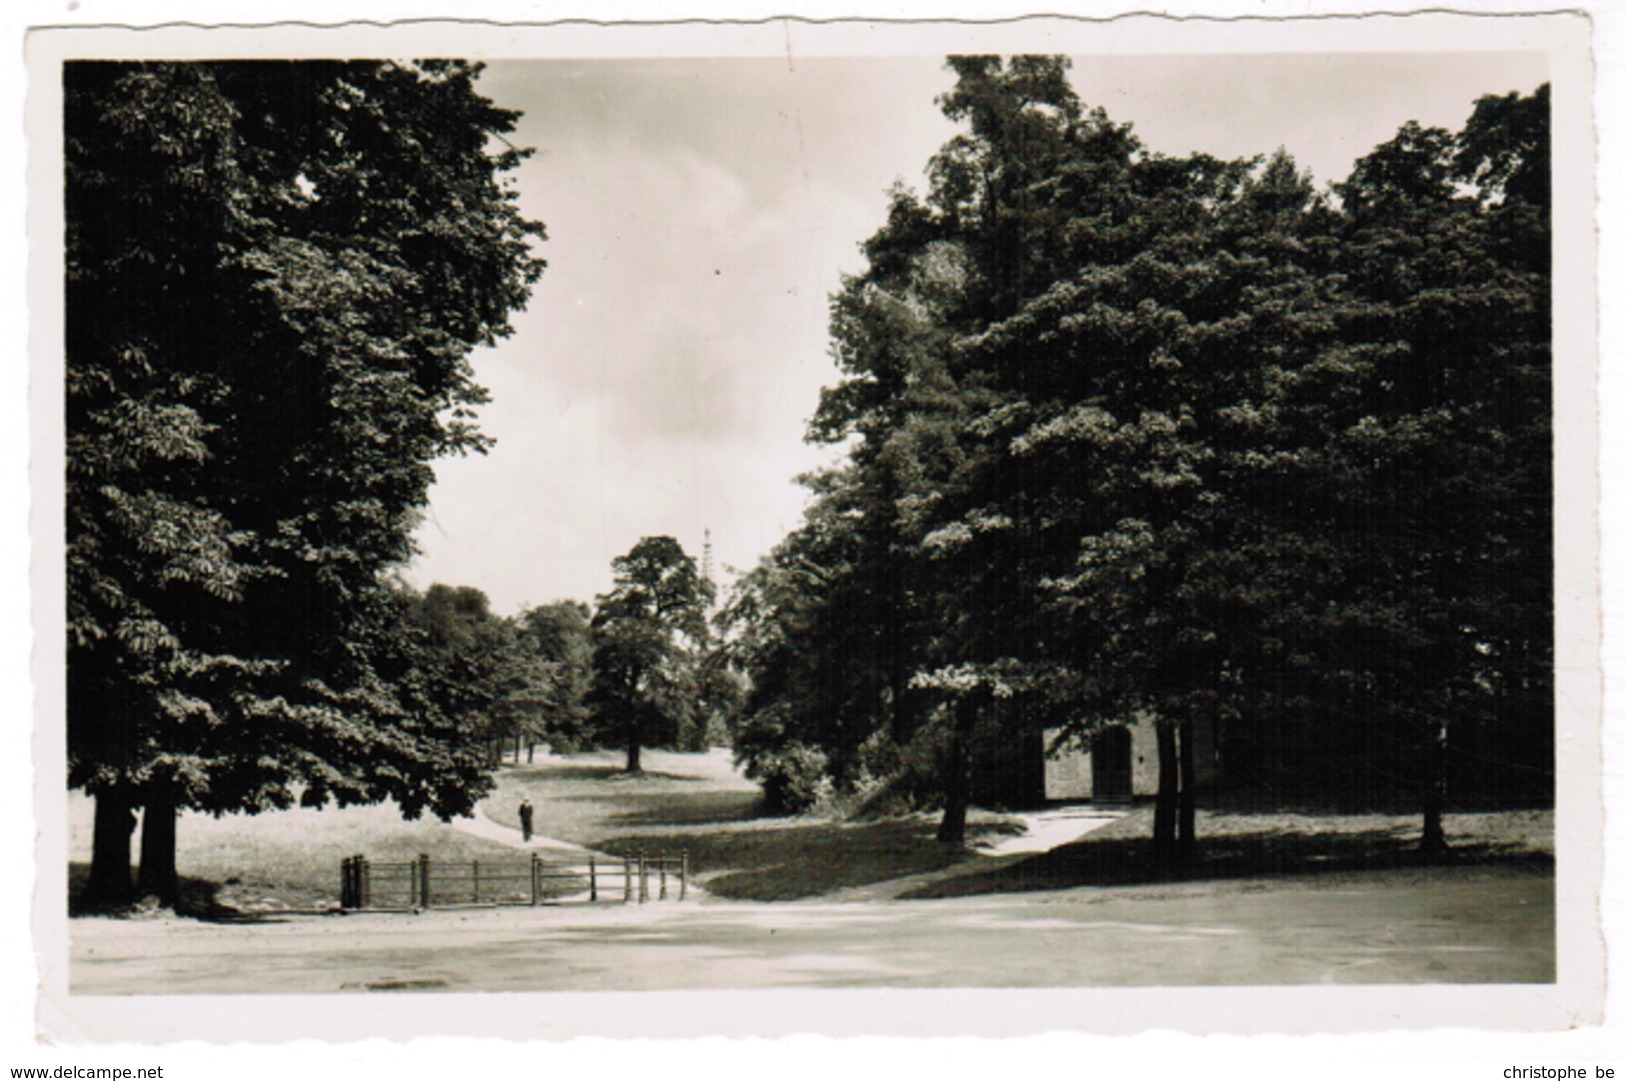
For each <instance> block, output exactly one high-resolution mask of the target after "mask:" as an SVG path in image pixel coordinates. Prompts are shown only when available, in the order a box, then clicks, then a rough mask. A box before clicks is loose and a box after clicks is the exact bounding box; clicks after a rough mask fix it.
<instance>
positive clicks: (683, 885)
mask: <svg viewBox="0 0 1625 1081" xmlns="http://www.w3.org/2000/svg"><path fill="white" fill-rule="evenodd" d="M687 898H688V849H686V848H685V849H683V872H682V877H681V878H679V879H678V880H677V899H678V900H679V901H682V900H686V899H687Z"/></svg>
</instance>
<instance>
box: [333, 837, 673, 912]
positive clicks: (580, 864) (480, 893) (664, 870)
mask: <svg viewBox="0 0 1625 1081" xmlns="http://www.w3.org/2000/svg"><path fill="white" fill-rule="evenodd" d="M671 890H675V892H676V894H677V900H679V901H682V900H685V899H686V898H687V897H688V853H687V852H684V853H683V854H682V855H680V856H647V855H642V854H639V855H636V856H629V857H626V858H624V859H615V858H610V857H599V856H597V855H589V856H586V857H584V858H582V859H564V860H555V859H546V860H544V859H542V857H541V856H540V855H538V854H535V853H533V854H532V855H531V857H530V860H529V862H528V863H522V862H519V861H516V860H470V861H468V862H466V863H463V862H453V861H445V860H441V861H435V860H431V859H430V858H429V856H428V855H427V854H423V855H420V856H418V858H417V859H415V860H407V861H404V862H393V863H390V862H374V861H372V860H369V859H368V858H367V857H366V856H350V857H349V858H347V859H345V860H343V861H342V862H341V864H340V867H339V905H340V907H342V908H344V909H349V910H359V909H372V910H388V911H404V910H414V909H424V908H450V907H469V906H475V905H478V906H481V907H488V906H494V905H540V904H561V903H586V904H592V903H595V902H599V901H608V902H619V903H621V904H631V903H632V901H633V900H636V901H638V902H639V903H642V902H645V901H648V900H649V899H650V895H651V892H655V893H657V895H658V898H659V900H662V901H664V900H666V899H667V898H668V895H669V892H670V891H671Z"/></svg>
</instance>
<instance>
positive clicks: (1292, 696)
mask: <svg viewBox="0 0 1625 1081" xmlns="http://www.w3.org/2000/svg"><path fill="white" fill-rule="evenodd" d="M949 66H950V67H951V68H952V69H953V71H954V72H955V74H956V75H957V77H958V82H957V84H956V86H955V88H954V89H953V90H951V91H950V92H949V93H947V94H945V95H943V97H942V98H941V99H940V100H939V105H940V106H941V107H942V109H943V111H944V113H945V114H946V115H947V116H948V117H949V118H950V119H954V120H958V121H961V122H962V123H963V124H964V125H965V128H966V130H965V131H964V132H963V133H962V134H960V135H958V136H956V137H955V138H954V139H952V140H950V141H949V142H948V143H947V144H946V145H945V146H944V147H943V148H942V150H941V151H940V152H939V154H938V155H937V156H936V157H935V158H933V159H932V161H931V163H930V178H931V187H930V190H929V192H928V193H927V194H926V195H925V196H924V197H923V198H922V197H920V196H917V195H915V194H914V193H912V192H909V191H906V190H901V189H899V190H897V191H895V192H894V193H893V198H892V204H891V210H890V214H889V216H888V219H887V221H886V223H885V224H884V225H883V226H882V227H881V228H880V229H879V231H877V232H876V233H875V235H874V236H872V237H870V238H869V240H868V241H866V242H865V243H864V246H863V250H864V254H865V255H866V257H867V259H868V264H869V265H868V269H867V270H866V271H864V272H863V273H862V274H859V275H855V276H851V277H849V278H848V279H847V280H846V281H845V284H844V287H843V289H842V290H841V292H840V293H838V294H837V295H836V296H835V297H834V298H833V300H832V304H831V312H832V315H831V335H832V339H833V342H834V351H835V357H836V360H837V361H838V363H839V364H840V366H841V370H842V373H843V379H842V381H841V382H840V383H839V384H837V385H836V386H834V387H832V388H830V389H829V390H828V391H826V393H825V395H824V398H823V400H822V403H821V405H820V407H819V410H818V413H817V414H816V415H815V417H814V418H813V420H812V423H811V425H810V427H809V438H811V439H816V440H821V441H828V442H832V443H845V444H847V445H849V447H850V450H849V453H848V454H847V456H846V458H845V460H844V462H843V463H842V464H841V465H839V466H838V467H836V468H834V469H833V470H830V471H828V472H826V473H824V474H821V475H819V476H817V477H814V478H812V479H811V496H812V505H811V509H810V510H809V512H808V516H807V521H806V524H805V525H804V526H802V527H801V528H800V529H798V530H797V531H795V532H794V533H793V534H792V535H791V536H790V537H789V538H787V539H786V540H785V541H784V542H783V543H782V544H781V545H780V546H779V547H778V549H776V550H775V552H774V553H773V554H772V556H771V557H770V558H769V559H768V560H767V561H765V562H764V563H763V565H762V566H761V567H759V568H758V569H757V570H756V571H754V572H753V573H752V574H751V575H749V576H747V577H746V579H745V580H744V581H743V583H742V585H741V588H740V590H739V591H738V592H737V593H736V596H735V599H734V600H733V602H732V603H731V605H730V607H729V609H728V611H729V613H731V614H732V616H733V617H734V619H735V621H736V623H737V624H740V625H741V627H740V629H738V630H736V641H737V643H738V645H739V649H740V654H741V656H742V658H743V659H744V663H745V664H746V665H747V667H748V668H749V670H750V671H751V673H752V676H753V680H754V688H753V691H752V695H751V698H750V699H749V701H748V703H747V712H746V716H745V718H744V719H743V721H742V728H741V730H742V732H743V733H744V734H745V735H746V736H747V737H748V738H747V739H746V741H745V742H744V744H743V745H742V747H741V753H742V755H743V756H744V757H745V758H746V759H747V761H748V762H755V761H759V760H764V759H765V758H767V757H769V756H771V755H773V754H777V753H782V752H783V751H784V750H785V749H786V748H794V747H798V746H805V747H808V748H813V749H816V750H817V751H819V752H820V753H821V754H823V755H824V756H825V762H826V763H827V767H826V768H827V769H828V771H829V773H830V777H831V780H832V782H833V783H835V784H837V785H846V786H851V785H856V784H862V783H868V782H870V781H874V780H875V779H876V778H875V777H873V776H868V777H865V776H864V775H865V774H866V773H870V774H872V773H873V772H875V771H879V772H880V773H881V774H889V776H890V777H891V779H892V780H894V781H895V780H896V779H897V778H898V777H899V775H900V772H901V773H906V774H908V775H909V776H910V777H911V778H912V780H911V781H910V782H909V783H910V784H911V785H913V786H914V787H915V788H916V789H917V790H922V791H924V792H925V793H927V794H928V796H927V798H930V799H932V800H933V801H934V802H937V803H938V804H939V805H941V806H943V807H944V809H945V817H944V822H943V827H942V830H941V836H942V838H943V839H945V840H957V839H959V838H960V837H961V836H962V834H963V821H964V813H965V808H966V805H967V804H968V802H969V801H970V800H971V799H972V798H973V797H975V798H981V799H984V800H986V801H994V802H1006V803H1020V802H1029V801H1032V800H1033V799H1034V798H1036V797H1041V795H1042V792H1041V784H1042V778H1041V775H1037V776H1035V774H1034V768H1035V766H1037V765H1040V764H1041V754H1042V749H1043V745H1042V742H1041V741H1042V740H1043V739H1044V736H1043V733H1044V732H1046V731H1047V732H1049V733H1051V737H1052V738H1058V739H1059V740H1060V741H1061V742H1062V743H1072V744H1081V745H1085V746H1086V745H1087V744H1088V743H1089V742H1090V741H1091V740H1092V738H1093V737H1094V735H1095V734H1097V733H1098V732H1100V731H1102V730H1103V729H1104V728H1106V727H1108V726H1111V725H1115V724H1120V723H1123V722H1124V721H1126V720H1127V719H1129V718H1131V717H1135V716H1146V717H1151V718H1153V719H1154V720H1155V722H1156V727H1157V732H1158V746H1159V757H1160V759H1161V778H1162V783H1161V791H1160V792H1159V807H1158V815H1157V838H1158V842H1159V844H1158V852H1159V855H1160V856H1161V858H1162V859H1163V860H1165V861H1167V862H1168V864H1169V865H1170V866H1172V865H1173V863H1174V861H1175V859H1176V857H1178V858H1182V859H1185V860H1189V859H1190V858H1192V856H1193V852H1194V849H1193V845H1194V840H1195V838H1194V826H1195V818H1194V807H1195V797H1194V793H1195V789H1196V785H1197V778H1196V776H1195V773H1194V769H1193V761H1192V757H1191V756H1192V745H1193V743H1194V742H1195V740H1196V739H1197V736H1196V731H1197V728H1198V727H1199V726H1200V727H1202V728H1203V729H1204V730H1206V731H1212V732H1217V733H1218V738H1219V739H1220V740H1221V742H1222V744H1223V749H1224V750H1225V751H1226V752H1227V753H1226V756H1225V757H1226V762H1227V763H1228V764H1229V768H1230V769H1231V770H1232V772H1233V776H1232V778H1231V780H1232V781H1233V782H1234V783H1238V784H1255V785H1261V786H1265V787H1267V788H1269V789H1270V790H1271V791H1274V792H1276V793H1277V794H1278V795H1279V794H1286V793H1293V792H1298V793H1301V792H1305V791H1308V790H1311V789H1314V788H1316V787H1318V788H1319V789H1321V790H1322V791H1325V792H1327V793H1339V794H1349V795H1352V794H1355V793H1358V794H1359V795H1360V797H1361V798H1367V799H1371V798H1381V797H1383V796H1384V795H1386V794H1391V793H1394V792H1406V793H1410V794H1411V795H1412V796H1413V797H1414V798H1417V799H1418V801H1419V802H1418V806H1419V807H1420V808H1421V809H1422V810H1423V811H1424V812H1425V814H1424V817H1425V820H1426V828H1425V830H1424V834H1425V842H1426V843H1427V844H1428V845H1429V846H1430V847H1433V848H1437V847H1438V846H1439V845H1441V844H1442V835H1441V834H1440V833H1439V820H1440V811H1441V807H1442V802H1441V799H1442V793H1443V792H1445V791H1446V789H1447V787H1448V784H1447V782H1448V781H1449V780H1450V779H1451V778H1452V777H1454V779H1455V780H1456V782H1457V784H1458V792H1467V793H1470V792H1472V791H1475V790H1476V791H1478V792H1486V791H1490V790H1492V789H1497V786H1499V789H1498V790H1500V791H1502V792H1508V791H1511V790H1512V789H1515V788H1521V790H1522V791H1524V792H1531V791H1538V790H1539V789H1540V788H1541V786H1542V781H1541V780H1540V779H1541V778H1542V777H1545V778H1547V780H1546V782H1544V783H1546V784H1549V777H1550V770H1551V755H1550V749H1551V743H1550V738H1551V737H1550V725H1551V712H1550V711H1551V698H1550V693H1551V692H1550V674H1549V673H1550V664H1551V639H1550V634H1551V607H1550V589H1549V587H1550V533H1549V530H1550V494H1551V477H1550V464H1549V451H1550V418H1549V406H1550V335H1551V329H1550V308H1549V305H1550V301H1549V296H1548V294H1549V273H1550V271H1549V239H1550V232H1549V225H1548V219H1549V213H1550V210H1549V205H1547V204H1548V202H1549V185H1548V184H1547V182H1546V179H1545V178H1546V176H1547V173H1548V170H1549V162H1548V161H1547V160H1546V156H1547V154H1548V151H1547V150H1546V141H1545V140H1546V135H1545V128H1546V90H1545V89H1544V88H1542V89H1541V90H1539V91H1537V92H1536V93H1534V94H1532V95H1529V96H1520V95H1519V94H1517V93H1512V94H1509V95H1506V96H1502V97H1496V96H1489V97H1485V98H1483V99H1481V100H1480V101H1479V103H1478V105H1477V107H1476V108H1475V110H1474V112H1473V115H1472V118H1471V119H1470V120H1469V122H1468V124H1467V125H1466V127H1465V128H1464V129H1463V131H1462V132H1460V133H1455V134H1453V133H1450V132H1446V131H1442V130H1438V129H1427V128H1422V127H1420V126H1418V125H1415V124H1410V125H1406V126H1405V127H1404V128H1402V129H1401V130H1400V132H1399V133H1398V134H1397V135H1396V136H1395V138H1394V139H1393V140H1390V141H1389V142H1387V143H1385V144H1383V145H1382V146H1380V147H1378V148H1376V149H1375V150H1373V151H1372V152H1371V153H1370V154H1369V155H1367V156H1366V157H1364V158H1362V159H1361V160H1360V161H1359V163H1358V164H1357V165H1356V167H1355V170H1354V172H1353V174H1352V175H1351V176H1350V177H1349V178H1348V179H1347V180H1346V181H1345V182H1343V183H1340V184H1336V185H1333V186H1332V187H1331V188H1330V189H1329V190H1325V191H1322V190H1317V189H1316V188H1315V186H1314V185H1313V183H1312V182H1311V180H1310V179H1309V178H1308V177H1306V176H1304V175H1303V174H1302V173H1301V172H1300V170H1299V169H1298V168H1297V166H1296V165H1295V163H1294V162H1293V160H1292V159H1291V157H1290V155H1289V154H1287V153H1286V152H1285V151H1278V152H1277V153H1275V154H1274V155H1270V156H1261V157H1258V158H1249V159H1242V160H1234V161H1226V160H1219V159H1215V158H1212V157H1210V156H1207V155H1203V154H1193V155H1189V156H1186V157H1169V156H1166V155H1162V154H1158V153H1155V152H1152V151H1150V150H1148V149H1146V148H1145V147H1143V146H1142V145H1141V144H1140V142H1139V140H1138V139H1137V138H1136V137H1135V136H1134V134H1133V133H1132V131H1131V130H1130V129H1129V128H1128V127H1127V126H1126V125H1121V124H1117V123H1114V122H1113V121H1112V120H1111V119H1110V118H1109V117H1107V116H1106V114H1105V113H1104V112H1103V111H1101V110H1099V109H1095V110H1088V109H1086V108H1085V107H1084V106H1083V104H1082V103H1080V102H1079V101H1078V100H1077V99H1076V97H1075V95H1074V93H1073V91H1072V90H1071V88H1070V85H1069V84H1068V82H1067V78H1066V72H1067V61H1066V60H1064V59H1063V58H1057V57H1015V58H1010V59H1001V58H996V57H956V58H952V59H950V61H949ZM1491 733H1494V735H1491ZM1497 740H1498V741H1501V746H1502V748H1503V752H1504V753H1501V754H1496V753H1494V752H1493V751H1492V746H1493V743H1494V741H1497ZM922 776H923V777H925V778H926V780H927V783H925V784H924V786H923V788H922V786H921V785H920V783H919V781H920V778H921V777H922ZM1035 787H1036V789H1037V791H1036V796H1035Z"/></svg>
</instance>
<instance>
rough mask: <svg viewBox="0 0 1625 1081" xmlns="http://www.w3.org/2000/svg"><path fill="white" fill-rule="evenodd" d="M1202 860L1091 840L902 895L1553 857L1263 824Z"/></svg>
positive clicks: (1201, 847) (1396, 834)
mask: <svg viewBox="0 0 1625 1081" xmlns="http://www.w3.org/2000/svg"><path fill="white" fill-rule="evenodd" d="M1197 844H1198V857H1197V863H1196V866H1195V867H1194V868H1192V869H1191V870H1190V871H1189V872H1187V873H1174V874H1170V873H1168V872H1166V871H1164V870H1161V869H1159V868H1158V867H1157V865H1156V862H1155V861H1154V860H1153V858H1152V848H1151V839H1150V838H1149V837H1101V838H1084V839H1081V840H1079V841H1076V842H1074V843H1072V844H1069V845H1062V846H1061V847H1059V848H1055V849H1052V850H1050V851H1049V852H1046V853H1043V854H1041V855H1037V856H1033V857H1031V858H1028V859H1025V860H1022V861H1020V862H1017V863H1012V864H1003V865H1001V866H998V867H993V868H989V869H988V870H986V871H984V872H981V873H979V874H969V875H963V876H960V877H956V878H952V879H945V880H943V881H940V882H932V883H928V884H926V885H924V886H920V887H917V888H915V889H912V890H909V891H908V892H906V893H904V894H902V895H901V898H902V899H904V900H922V899H929V898H943V897H968V896H975V895H981V894H993V893H1022V892H1027V891H1033V890H1062V889H1072V888H1075V887H1078V886H1141V885H1151V884H1156V883H1167V882H1173V881H1181V882H1199V881H1218V880H1224V879H1238V878H1260V879H1269V878H1276V877H1284V876H1288V875H1314V874H1324V873H1329V872H1339V871H1341V872H1347V871H1384V870H1395V869H1399V868H1410V867H1430V866H1439V865H1441V863H1445V864H1449V865H1463V864H1488V863H1497V864H1502V865H1507V864H1516V865H1522V866H1525V867H1527V868H1529V869H1531V870H1543V869H1549V868H1550V867H1552V865H1553V860H1552V857H1551V856H1550V855H1548V854H1546V853H1541V852H1530V851H1528V850H1527V849H1524V848H1522V847H1520V846H1519V845H1517V844H1512V843H1506V844H1502V843H1494V842H1458V843H1456V844H1454V845H1453V847H1452V848H1451V849H1450V851H1449V852H1448V853H1447V855H1446V857H1445V858H1444V859H1443V860H1440V859H1438V858H1428V857H1426V856H1424V855H1423V854H1422V853H1421V851H1420V850H1419V849H1418V846H1417V842H1416V832H1415V830H1414V829H1407V828H1378V829H1371V830H1365V831H1358V832H1339V833H1318V832H1304V831H1292V830H1281V829H1263V830H1257V831H1253V832H1246V833H1233V834H1224V835H1218V836H1214V837H1210V838H1203V839H1199V840H1198V842H1197Z"/></svg>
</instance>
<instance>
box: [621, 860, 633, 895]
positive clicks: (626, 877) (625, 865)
mask: <svg viewBox="0 0 1625 1081" xmlns="http://www.w3.org/2000/svg"><path fill="white" fill-rule="evenodd" d="M621 880H622V882H623V883H624V884H625V886H626V898H625V901H624V902H623V903H625V904H631V903H632V859H631V857H629V856H622V857H621Z"/></svg>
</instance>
